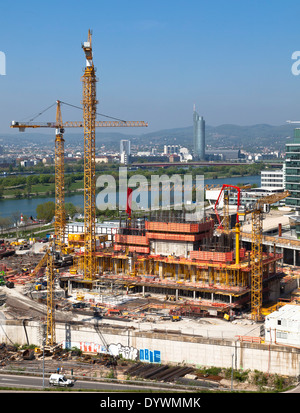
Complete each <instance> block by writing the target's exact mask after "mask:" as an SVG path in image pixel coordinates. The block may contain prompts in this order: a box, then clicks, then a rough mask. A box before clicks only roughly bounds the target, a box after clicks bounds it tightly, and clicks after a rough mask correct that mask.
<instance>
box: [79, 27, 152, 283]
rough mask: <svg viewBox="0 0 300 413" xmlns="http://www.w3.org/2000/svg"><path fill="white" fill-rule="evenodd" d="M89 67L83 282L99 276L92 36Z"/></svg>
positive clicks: (85, 114) (85, 105) (85, 84)
mask: <svg viewBox="0 0 300 413" xmlns="http://www.w3.org/2000/svg"><path fill="white" fill-rule="evenodd" d="M82 49H83V51H84V53H85V58H86V66H85V71H84V75H83V76H82V78H81V80H82V83H83V98H82V106H83V122H84V266H83V268H84V279H85V280H88V281H91V280H93V279H94V278H95V275H96V257H95V252H96V237H95V234H96V224H95V223H96V173H95V128H96V127H97V126H98V125H97V123H98V122H96V109H97V103H98V101H97V99H96V82H97V79H96V74H95V67H94V63H93V51H92V34H91V31H90V30H89V32H88V39H87V42H84V43H83V44H82ZM105 126H148V125H147V124H146V123H145V122H129V123H128V122H125V125H124V122H121V124H116V123H114V124H112V125H105Z"/></svg>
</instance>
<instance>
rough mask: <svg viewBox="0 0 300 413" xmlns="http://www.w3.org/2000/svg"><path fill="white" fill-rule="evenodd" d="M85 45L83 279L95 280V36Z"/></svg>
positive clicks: (89, 35)
mask: <svg viewBox="0 0 300 413" xmlns="http://www.w3.org/2000/svg"><path fill="white" fill-rule="evenodd" d="M82 48H83V50H84V53H85V57H86V66H85V72H84V75H83V76H82V82H83V99H82V107H83V123H84V265H83V269H84V279H85V280H93V279H94V278H95V274H96V257H95V252H96V159H95V153H96V146H95V144H96V132H95V131H96V126H95V122H96V109H97V103H98V102H97V100H96V82H97V79H96V74H95V68H94V63H93V52H92V35H91V32H90V30H89V33H88V40H87V42H84V43H83V45H82Z"/></svg>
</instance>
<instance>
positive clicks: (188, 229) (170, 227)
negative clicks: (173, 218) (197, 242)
mask: <svg viewBox="0 0 300 413" xmlns="http://www.w3.org/2000/svg"><path fill="white" fill-rule="evenodd" d="M212 225H213V221H207V222H204V223H201V224H188V223H175V222H152V221H146V222H145V228H146V230H147V231H158V232H177V233H178V232H185V233H192V234H197V233H200V232H206V231H209V230H210V229H211V227H212Z"/></svg>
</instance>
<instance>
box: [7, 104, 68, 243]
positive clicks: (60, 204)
mask: <svg viewBox="0 0 300 413" xmlns="http://www.w3.org/2000/svg"><path fill="white" fill-rule="evenodd" d="M10 127H11V128H18V129H19V131H20V132H25V129H26V128H55V129H56V134H55V222H54V228H55V242H56V243H57V245H58V246H59V247H60V248H61V247H62V246H63V244H64V242H65V226H66V214H65V192H64V186H65V185H64V156H65V155H64V142H65V141H64V137H63V134H64V131H65V130H64V127H63V122H62V115H61V102H60V101H59V100H57V101H56V121H55V122H47V123H45V122H44V123H34V122H23V123H20V122H16V121H12V123H11V126H10Z"/></svg>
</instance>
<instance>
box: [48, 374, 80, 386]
mask: <svg viewBox="0 0 300 413" xmlns="http://www.w3.org/2000/svg"><path fill="white" fill-rule="evenodd" d="M73 384H74V381H73V380H70V379H66V378H65V376H64V375H63V374H51V376H50V378H49V385H50V386H62V387H69V386H73Z"/></svg>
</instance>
